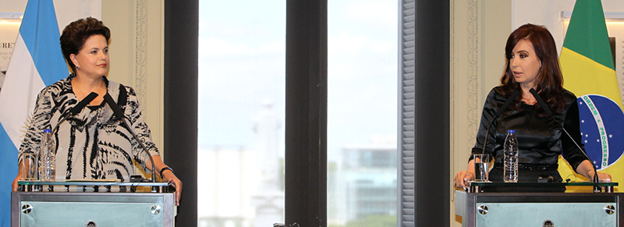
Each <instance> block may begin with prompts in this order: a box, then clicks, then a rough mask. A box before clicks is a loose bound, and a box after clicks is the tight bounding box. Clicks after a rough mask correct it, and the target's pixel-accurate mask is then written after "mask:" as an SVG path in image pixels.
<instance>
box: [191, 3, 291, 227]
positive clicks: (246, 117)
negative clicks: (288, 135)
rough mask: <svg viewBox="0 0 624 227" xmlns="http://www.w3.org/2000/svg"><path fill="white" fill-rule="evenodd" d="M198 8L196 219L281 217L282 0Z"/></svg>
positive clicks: (245, 221) (263, 220)
mask: <svg viewBox="0 0 624 227" xmlns="http://www.w3.org/2000/svg"><path fill="white" fill-rule="evenodd" d="M199 12H200V13H199V17H200V19H199V26H200V30H199V119H198V121H199V132H198V134H199V138H198V143H199V144H198V148H199V151H198V179H197V180H198V219H199V226H210V227H213V226H214V227H217V226H219V227H230V226H231V227H238V226H241V227H246V226H249V227H251V226H272V224H273V223H275V222H284V221H283V220H284V218H283V207H284V190H283V185H284V184H283V179H284V177H283V157H284V155H283V154H284V145H283V144H284V113H285V111H284V108H285V98H284V93H285V70H284V68H285V57H284V56H285V49H284V48H285V18H286V14H285V1H284V0H263V1H250V0H244V1H203V0H202V1H200V9H199Z"/></svg>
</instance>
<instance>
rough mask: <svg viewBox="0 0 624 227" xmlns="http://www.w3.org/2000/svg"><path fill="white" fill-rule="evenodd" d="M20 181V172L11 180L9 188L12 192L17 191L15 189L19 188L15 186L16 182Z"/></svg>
mask: <svg viewBox="0 0 624 227" xmlns="http://www.w3.org/2000/svg"><path fill="white" fill-rule="evenodd" d="M21 180H22V172H21V171H20V172H19V173H18V174H17V176H16V177H15V179H14V180H13V184H11V188H12V190H13V191H14V192H16V191H17V189H18V188H19V187H18V186H17V182H18V181H21Z"/></svg>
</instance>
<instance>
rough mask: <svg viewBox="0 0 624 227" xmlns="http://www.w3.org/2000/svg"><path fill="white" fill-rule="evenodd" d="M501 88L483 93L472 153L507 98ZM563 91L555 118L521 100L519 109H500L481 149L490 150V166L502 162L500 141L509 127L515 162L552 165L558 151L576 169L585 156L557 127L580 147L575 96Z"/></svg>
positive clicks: (481, 144) (498, 164)
mask: <svg viewBox="0 0 624 227" xmlns="http://www.w3.org/2000/svg"><path fill="white" fill-rule="evenodd" d="M501 91H502V87H500V86H499V87H495V88H493V89H492V91H490V93H489V94H488V96H487V99H486V101H485V105H484V106H483V113H482V116H481V123H480V125H479V132H478V134H477V142H476V144H475V146H474V148H472V153H473V154H477V153H482V152H483V141H484V140H485V134H486V131H487V126H488V125H489V124H490V122H491V121H492V119H493V118H494V117H495V115H496V112H497V111H498V109H499V108H501V106H502V105H503V103H505V101H506V99H507V98H508V97H505V96H503V94H502V92H501ZM564 92H565V93H564V94H563V98H564V101H565V107H564V109H563V111H561V112H556V113H553V114H554V118H555V121H556V122H555V121H553V120H552V119H551V118H550V117H548V116H543V117H540V116H538V115H537V113H536V112H535V110H534V109H533V106H531V105H527V104H525V103H522V104H521V107H520V109H519V110H513V108H508V109H507V110H505V111H504V112H503V114H502V115H501V117H500V118H499V119H498V121H497V122H495V123H494V124H493V125H492V128H491V129H490V132H489V133H490V135H489V136H488V143H487V148H486V150H485V152H486V153H488V154H490V155H492V154H494V155H493V157H494V158H495V162H494V166H502V165H503V156H504V155H503V144H504V141H505V137H506V136H507V130H510V129H512V130H515V131H516V138H517V139H518V149H519V152H518V162H519V164H520V165H523V164H528V165H531V164H538V165H555V164H557V161H558V156H559V155H562V156H563V158H564V159H565V160H566V161H567V162H568V163H569V164H570V165H571V166H572V168H573V169H574V170H576V167H577V166H578V165H579V164H580V163H581V162H583V161H584V160H586V159H587V158H585V155H584V154H583V153H581V152H583V151H581V150H579V149H578V148H577V147H576V146H575V145H574V143H573V141H571V140H570V139H569V138H568V136H567V135H565V132H563V130H561V127H562V126H563V127H564V128H565V129H566V130H567V131H568V132H569V133H570V135H571V136H572V137H573V138H574V140H575V141H576V142H577V143H578V144H579V145H580V146H581V147H582V146H583V144H582V143H581V132H580V126H579V112H578V103H577V101H576V96H575V95H574V94H572V93H571V92H569V91H567V90H564ZM553 111H554V110H553ZM471 158H472V157H471Z"/></svg>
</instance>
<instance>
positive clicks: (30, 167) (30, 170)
mask: <svg viewBox="0 0 624 227" xmlns="http://www.w3.org/2000/svg"><path fill="white" fill-rule="evenodd" d="M37 167H38V165H37V158H36V156H35V155H34V154H32V153H25V154H24V159H23V160H22V168H23V169H22V179H23V180H24V181H35V180H37Z"/></svg>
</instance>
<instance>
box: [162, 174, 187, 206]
mask: <svg viewBox="0 0 624 227" xmlns="http://www.w3.org/2000/svg"><path fill="white" fill-rule="evenodd" d="M163 175H164V176H162V179H163V181H167V182H168V183H169V185H171V186H173V187H174V188H175V192H174V193H173V196H174V197H175V203H176V206H180V197H182V181H180V179H178V177H176V175H175V174H173V172H171V171H165V172H164V173H163Z"/></svg>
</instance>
